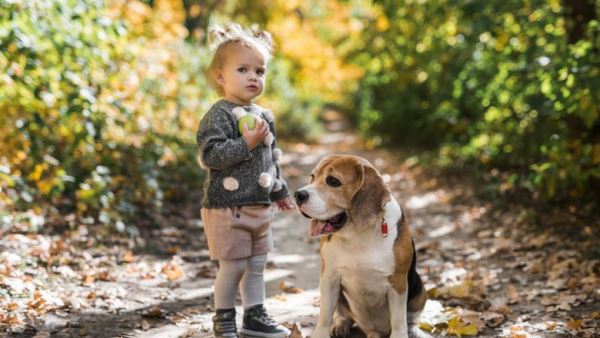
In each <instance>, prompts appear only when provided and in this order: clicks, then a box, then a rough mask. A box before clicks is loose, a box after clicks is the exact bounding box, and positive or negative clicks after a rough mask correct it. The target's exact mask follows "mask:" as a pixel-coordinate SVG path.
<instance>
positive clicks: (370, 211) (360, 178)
mask: <svg viewBox="0 0 600 338" xmlns="http://www.w3.org/2000/svg"><path fill="white" fill-rule="evenodd" d="M294 197H295V198H296V204H297V205H298V209H299V210H300V212H301V213H302V214H303V215H304V216H306V217H308V218H311V219H312V221H311V225H310V230H309V234H310V235H311V236H321V235H327V234H331V233H335V232H337V231H339V230H341V229H342V228H344V227H345V226H353V227H359V228H367V227H372V226H375V222H376V221H377V219H378V218H379V217H380V216H381V214H382V213H383V210H384V209H383V208H384V205H385V204H386V203H387V202H388V201H389V200H390V192H389V190H388V188H387V186H386V184H385V183H384V181H383V179H382V177H381V176H380V175H379V173H378V172H377V170H376V169H375V168H374V167H373V165H371V163H369V162H368V161H367V160H366V159H364V158H361V157H356V156H350V155H330V156H327V157H325V158H323V159H322V160H321V161H320V162H319V164H317V166H316V168H315V169H314V170H313V171H312V174H311V175H310V184H309V185H307V186H305V187H302V188H301V189H299V190H298V191H296V193H295V194H294Z"/></svg>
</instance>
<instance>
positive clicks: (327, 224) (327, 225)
mask: <svg viewBox="0 0 600 338" xmlns="http://www.w3.org/2000/svg"><path fill="white" fill-rule="evenodd" d="M302 214H303V215H304V216H305V217H308V218H311V217H310V216H308V215H306V214H305V213H302ZM347 219H348V217H347V216H346V213H345V212H342V213H339V214H337V215H335V216H333V217H331V218H329V219H327V220H318V219H313V220H312V221H311V222H310V228H309V230H308V234H309V235H310V236H312V237H318V236H323V235H327V234H332V233H334V232H336V231H338V230H340V229H341V228H342V227H343V226H344V224H346V220H347Z"/></svg>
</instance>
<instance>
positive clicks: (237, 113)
mask: <svg viewBox="0 0 600 338" xmlns="http://www.w3.org/2000/svg"><path fill="white" fill-rule="evenodd" d="M210 40H211V43H213V46H215V47H216V51H215V54H214V57H213V60H212V63H211V65H210V67H209V69H208V79H209V81H210V83H211V85H212V86H213V87H214V88H215V89H216V90H217V92H218V93H219V95H220V96H221V99H220V100H218V101H217V102H216V103H215V104H214V105H213V106H212V107H211V108H210V110H209V111H208V112H207V113H206V115H205V116H204V117H203V118H202V121H201V122H200V128H199V130H198V135H197V141H198V145H199V147H200V156H201V164H202V166H203V167H204V168H205V169H206V173H207V176H206V181H205V182H204V190H203V191H204V197H203V199H202V209H201V215H202V220H203V222H204V230H205V234H206V238H207V241H208V248H209V252H210V257H211V259H216V260H218V261H219V272H218V273H217V276H216V279H215V287H214V301H215V309H216V310H215V311H216V313H215V316H214V317H213V332H214V335H215V337H217V338H220V337H226V338H237V337H238V335H237V330H236V323H235V315H236V312H235V300H236V295H237V290H238V287H239V289H240V292H241V295H242V305H243V308H244V316H243V324H242V329H241V331H240V333H242V334H244V335H246V336H253V337H267V338H279V337H286V336H288V335H289V334H290V332H289V330H288V329H287V328H285V327H283V326H282V325H279V324H277V323H276V322H275V321H274V320H273V319H272V318H271V317H269V315H268V314H267V312H266V310H265V308H264V306H263V303H264V300H265V282H264V277H263V271H264V269H265V265H266V262H267V253H268V252H269V251H270V250H271V249H272V247H273V239H272V235H271V226H270V223H271V220H272V218H273V209H272V207H271V204H272V203H274V204H275V205H276V206H277V208H278V209H279V210H290V209H293V208H294V206H293V203H292V200H291V199H290V197H289V194H288V190H287V186H286V183H285V181H284V180H283V179H282V178H281V172H280V168H279V165H278V158H279V157H280V156H281V150H279V149H278V148H276V146H275V136H274V135H275V125H274V116H273V113H272V112H271V111H270V110H268V109H264V108H262V107H260V106H258V105H256V104H254V103H253V100H254V99H255V98H256V97H258V96H259V95H260V94H261V93H262V91H263V87H264V81H265V75H266V71H267V64H268V61H269V59H270V57H271V50H272V40H271V36H270V34H269V33H267V32H264V31H259V30H258V29H256V28H253V29H244V28H241V27H240V26H238V25H232V26H229V27H228V28H227V29H220V28H217V29H213V30H212V31H211V33H210Z"/></svg>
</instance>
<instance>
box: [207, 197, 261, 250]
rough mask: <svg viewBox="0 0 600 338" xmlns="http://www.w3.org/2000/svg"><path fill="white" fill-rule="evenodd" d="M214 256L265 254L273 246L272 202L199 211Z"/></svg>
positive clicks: (209, 248)
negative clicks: (270, 204) (270, 203)
mask: <svg viewBox="0 0 600 338" xmlns="http://www.w3.org/2000/svg"><path fill="white" fill-rule="evenodd" d="M200 214H201V216H202V222H203V223H204V233H205V234H206V240H207V242H208V251H209V252H210V258H211V259H239V258H246V257H250V256H257V255H265V254H267V253H268V252H269V251H271V249H272V248H273V236H272V235H271V221H272V220H273V208H272V207H271V206H269V205H244V206H239V207H229V208H215V209H207V208H202V209H201V210H200Z"/></svg>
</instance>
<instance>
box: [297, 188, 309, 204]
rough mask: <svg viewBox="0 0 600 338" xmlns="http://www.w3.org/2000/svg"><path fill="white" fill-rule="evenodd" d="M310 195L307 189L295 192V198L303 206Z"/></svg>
mask: <svg viewBox="0 0 600 338" xmlns="http://www.w3.org/2000/svg"><path fill="white" fill-rule="evenodd" d="M308 197H309V195H308V192H306V191H305V190H298V191H296V192H295V193H294V198H295V199H296V204H297V205H298V206H301V205H302V204H303V203H305V202H306V201H308Z"/></svg>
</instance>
